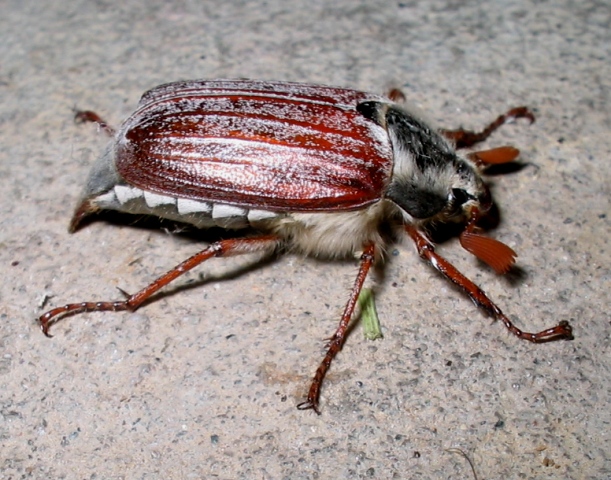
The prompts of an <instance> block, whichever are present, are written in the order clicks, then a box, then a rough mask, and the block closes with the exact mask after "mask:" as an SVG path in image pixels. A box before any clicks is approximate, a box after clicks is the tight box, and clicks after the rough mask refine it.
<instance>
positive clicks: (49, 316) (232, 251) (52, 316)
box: [38, 235, 281, 337]
mask: <svg viewBox="0 0 611 480" xmlns="http://www.w3.org/2000/svg"><path fill="white" fill-rule="evenodd" d="M280 243H281V239H280V237H278V236H276V235H260V236H258V237H251V238H234V239H229V240H221V241H219V242H215V243H213V244H212V245H210V246H208V247H207V248H205V249H204V250H202V251H201V252H198V253H196V254H195V255H193V256H192V257H190V258H188V259H187V260H185V261H184V262H182V263H181V264H180V265H177V266H176V267H174V268H173V269H172V270H170V271H169V272H167V273H165V274H164V275H162V276H161V277H159V278H158V279H157V280H155V281H153V282H152V283H150V284H149V285H147V286H146V287H144V288H143V289H142V290H140V291H139V292H137V293H134V294H133V295H129V294H125V295H126V297H127V298H126V299H125V300H120V301H115V302H113V301H111V302H81V303H69V304H67V305H64V306H63V307H57V308H54V309H53V310H49V311H48V312H47V313H45V314H43V315H41V316H40V317H39V318H38V322H39V324H40V328H41V329H42V332H43V333H44V334H45V335H46V336H47V337H51V336H52V335H51V334H49V328H51V325H53V324H55V323H56V322H57V321H58V320H59V319H60V318H62V317H65V316H66V315H76V314H78V313H84V312H106V311H112V312H118V311H124V310H129V311H131V312H133V311H135V310H136V309H138V307H140V306H141V305H142V304H143V303H144V302H145V301H146V300H148V299H149V298H150V297H151V296H152V295H153V294H154V293H155V292H157V291H158V290H160V289H162V288H163V287H165V286H166V285H168V284H169V283H170V282H172V281H174V280H176V279H177V278H178V277H180V276H181V275H182V274H184V273H186V272H188V271H189V270H191V269H193V268H195V267H197V266H198V265H199V264H200V263H202V262H205V261H206V260H208V259H210V258H212V257H228V256H231V255H241V254H245V253H255V252H261V251H265V250H267V251H271V250H273V249H274V248H276V247H277V246H278V245H279V244H280Z"/></svg>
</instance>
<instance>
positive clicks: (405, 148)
mask: <svg viewBox="0 0 611 480" xmlns="http://www.w3.org/2000/svg"><path fill="white" fill-rule="evenodd" d="M357 109H358V110H359V111H360V112H361V114H363V115H364V116H366V117H368V118H370V119H372V120H374V121H376V122H377V123H379V124H380V125H381V126H383V127H384V128H386V130H387V132H388V135H389V138H390V141H391V144H392V148H393V155H394V165H393V174H392V178H391V181H390V184H389V185H388V188H387V191H386V197H387V198H388V199H390V200H392V201H393V202H394V203H395V204H396V205H397V206H399V207H400V208H401V210H402V211H403V212H404V214H405V216H406V217H407V220H408V221H410V222H415V223H420V222H427V221H447V220H454V219H456V220H461V219H465V218H467V219H470V218H471V211H472V209H473V208H477V210H478V212H481V213H483V212H486V211H488V210H489V209H490V206H491V199H490V193H489V192H488V188H487V187H486V185H485V184H484V182H483V180H482V178H481V176H480V174H479V171H478V169H477V167H476V165H475V163H474V162H473V161H471V160H470V159H467V158H462V157H460V156H458V155H457V154H456V152H455V151H454V149H453V148H452V146H451V145H450V143H449V142H448V141H447V140H446V139H445V138H443V137H442V136H441V135H440V134H439V133H438V132H437V131H436V130H434V129H432V128H431V127H430V126H429V125H427V124H426V123H424V122H423V121H422V120H420V119H419V118H417V117H416V116H414V115H413V114H411V113H410V112H408V111H407V110H405V109H403V108H401V107H399V106H398V105H392V104H385V103H382V102H364V103H361V104H359V105H358V107H357Z"/></svg>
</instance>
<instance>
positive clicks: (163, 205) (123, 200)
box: [89, 185, 283, 229]
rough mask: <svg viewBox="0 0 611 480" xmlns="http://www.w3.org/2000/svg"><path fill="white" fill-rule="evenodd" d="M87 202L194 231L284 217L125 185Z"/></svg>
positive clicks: (247, 224)
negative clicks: (188, 225)
mask: <svg viewBox="0 0 611 480" xmlns="http://www.w3.org/2000/svg"><path fill="white" fill-rule="evenodd" d="M89 201H90V202H92V203H93V204H95V206H96V207H97V208H100V209H108V210H118V211H121V212H126V213H132V214H143V215H156V216H158V217H161V218H166V219H169V220H176V221H180V222H183V223H189V224H191V225H194V226H195V227H197V228H210V227H221V228H232V229H239V228H246V227H248V226H258V224H259V223H260V222H262V221H264V220H272V219H275V218H280V217H282V216H283V214H281V213H277V212H270V211H267V210H261V209H253V208H243V207H237V206H234V205H229V204H223V203H218V202H212V201H203V200H192V199H188V198H181V197H172V196H168V195H160V194H158V193H153V192H149V191H146V190H141V189H139V188H137V187H131V186H127V185H115V186H114V187H113V188H112V189H111V190H109V191H108V192H106V193H103V194H101V195H98V196H97V197H95V198H92V199H90V200H89Z"/></svg>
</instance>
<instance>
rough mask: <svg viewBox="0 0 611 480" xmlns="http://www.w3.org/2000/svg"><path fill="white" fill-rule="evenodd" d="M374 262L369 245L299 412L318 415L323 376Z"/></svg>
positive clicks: (337, 349) (340, 347)
mask: <svg viewBox="0 0 611 480" xmlns="http://www.w3.org/2000/svg"><path fill="white" fill-rule="evenodd" d="M374 260H375V245H374V244H373V243H371V244H369V245H367V246H366V247H365V249H364V250H363V254H362V255H361V265H360V267H359V273H358V275H357V276H356V280H355V282H354V286H353V287H352V293H351V294H350V298H349V299H348V303H347V304H346V308H345V309H344V313H343V314H342V318H341V320H340V322H339V326H338V327H337V330H336V331H335V333H334V334H333V336H332V337H331V340H330V341H329V345H328V347H329V349H328V350H327V354H326V355H325V358H324V359H323V361H322V363H321V364H320V366H319V367H318V370H316V374H315V375H314V379H313V380H312V384H311V386H310V391H309V392H308V398H307V400H306V401H305V402H303V403H300V404H299V405H297V408H298V409H299V410H307V409H312V410H314V411H315V412H316V413H318V414H320V411H319V410H318V401H319V398H320V387H321V386H322V382H323V380H324V378H325V375H326V374H327V371H328V370H329V367H330V366H331V362H332V361H333V359H334V358H335V356H336V355H337V354H338V353H339V351H340V350H341V349H342V345H343V344H344V340H345V339H346V332H347V330H348V325H349V324H350V319H351V318H352V314H353V313H354V308H355V306H356V302H357V299H358V297H359V294H360V293H361V289H362V288H363V284H364V283H365V278H367V273H368V272H369V269H370V268H371V266H372V265H373V262H374Z"/></svg>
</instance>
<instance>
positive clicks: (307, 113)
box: [116, 80, 393, 211]
mask: <svg viewBox="0 0 611 480" xmlns="http://www.w3.org/2000/svg"><path fill="white" fill-rule="evenodd" d="M365 100H381V101H388V100H387V99H384V98H382V97H378V96H375V95H371V94H366V93H363V92H359V91H355V90H349V89H342V88H332V87H324V86H319V85H307V84H295V83H286V82H259V81H251V80H214V81H196V82H177V83H171V84H167V85H161V86H159V87H157V88H154V89H152V90H150V91H148V92H147V93H145V94H144V95H143V96H142V99H141V101H140V105H139V108H138V109H137V110H136V112H135V113H134V114H133V115H132V116H131V117H130V118H128V119H127V120H126V121H125V123H124V124H123V126H122V127H121V129H120V131H119V133H118V136H117V147H116V148H117V151H116V167H117V170H118V172H119V173H120V175H121V176H122V177H123V178H124V179H125V180H126V181H127V182H128V183H129V184H132V185H134V186H136V187H138V188H140V189H142V190H146V191H151V192H156V193H160V194H164V195H171V196H175V197H179V198H191V199H197V200H209V201H213V202H223V203H227V204H233V205H238V206H244V207H256V208H263V209H268V210H274V211H337V210H352V209H358V208H361V207H363V206H366V205H368V204H371V203H374V202H376V201H378V200H379V199H380V198H381V197H382V194H383V191H384V189H385V187H386V185H387V184H388V182H389V180H390V176H391V173H392V166H393V156H392V149H391V146H390V142H389V139H388V135H387V133H386V131H385V130H384V129H383V128H382V127H380V126H379V125H377V124H375V123H374V122H372V121H370V120H368V119H366V118H364V117H363V116H362V115H360V114H359V113H358V112H357V111H356V109H355V107H356V105H357V104H358V103H360V102H362V101H365Z"/></svg>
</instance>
